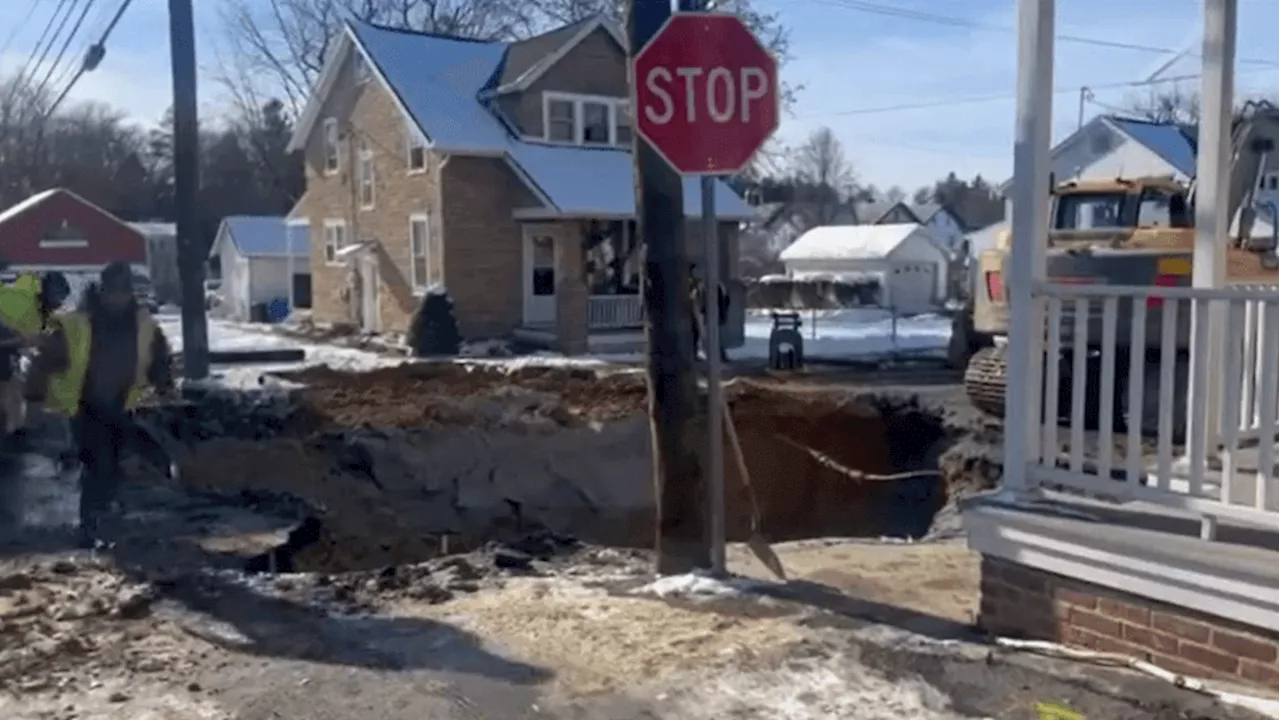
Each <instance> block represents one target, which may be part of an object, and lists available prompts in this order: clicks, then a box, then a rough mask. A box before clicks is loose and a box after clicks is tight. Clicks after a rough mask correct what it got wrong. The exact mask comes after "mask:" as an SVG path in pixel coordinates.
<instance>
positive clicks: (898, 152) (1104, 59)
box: [0, 0, 1280, 190]
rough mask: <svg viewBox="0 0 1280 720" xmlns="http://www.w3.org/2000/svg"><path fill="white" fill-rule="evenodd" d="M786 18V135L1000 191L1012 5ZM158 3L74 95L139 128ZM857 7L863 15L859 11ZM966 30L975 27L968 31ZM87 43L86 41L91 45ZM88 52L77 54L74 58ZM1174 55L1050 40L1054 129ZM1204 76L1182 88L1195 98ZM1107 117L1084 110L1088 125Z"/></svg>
mask: <svg viewBox="0 0 1280 720" xmlns="http://www.w3.org/2000/svg"><path fill="white" fill-rule="evenodd" d="M38 2H39V6H38V9H37V14H36V16H35V18H33V20H32V21H31V22H30V23H29V24H28V25H27V26H26V27H25V28H24V30H23V32H22V33H20V34H19V35H18V36H17V37H16V38H15V40H14V42H13V44H12V46H11V47H10V49H9V51H8V53H7V54H5V55H3V56H0V73H8V72H12V71H14V70H15V69H16V68H17V67H18V66H20V65H21V64H22V63H23V61H25V59H26V57H27V55H28V53H30V51H31V48H32V47H34V45H35V43H36V40H37V38H38V36H39V32H40V30H41V29H42V28H43V27H44V23H45V21H46V19H47V18H48V16H49V14H51V13H52V11H53V8H54V6H55V5H56V2H55V0H38ZM221 2H222V0H196V3H195V4H196V6H197V7H196V12H197V17H196V23H197V35H198V38H197V56H198V62H199V63H200V64H201V67H202V84H201V102H202V107H203V108H204V109H205V110H206V111H216V109H217V107H218V103H219V96H220V94H221V90H220V89H219V88H218V87H217V85H216V83H214V82H213V81H212V76H213V74H214V72H215V71H216V66H217V57H216V48H217V45H218V36H219V32H220V28H219V20H218V13H217V7H218V5H219V4H220V3H221ZM756 2H757V3H759V5H760V6H761V8H762V9H768V10H773V11H777V12H780V13H781V14H782V16H783V18H784V19H785V22H786V23H787V24H788V25H789V26H790V28H791V32H792V42H793V50H792V54H793V55H794V60H792V62H791V63H790V64H789V65H787V67H786V68H785V71H784V72H785V74H786V78H787V79H788V80H789V81H791V82H793V83H797V84H802V85H803V86H804V89H803V90H802V91H801V94H800V97H799V102H798V103H797V104H796V106H795V107H794V108H793V116H792V117H788V118H787V119H786V120H785V121H784V123H783V127H782V130H781V133H780V136H781V139H782V140H783V141H784V142H789V143H793V142H798V141H800V140H802V139H803V138H804V137H805V135H807V134H808V133H809V132H811V131H812V130H813V129H814V128H817V127H819V126H822V125H828V126H830V127H831V128H833V129H834V130H835V132H836V134H837V136H838V137H839V138H840V139H841V141H842V142H843V143H844V145H845V150H846V154H847V155H848V156H849V158H850V160H851V161H852V162H853V163H854V165H855V168H856V171H857V173H858V175H859V178H860V180H862V181H863V182H867V183H874V184H875V185H877V186H879V187H881V188H887V187H889V186H892V185H899V186H902V187H904V188H907V189H908V190H910V189H914V188H915V187H918V186H920V185H923V184H926V183H930V182H932V181H933V180H934V179H936V178H938V177H941V176H943V175H945V174H946V173H947V172H948V171H955V172H957V173H958V174H960V175H962V176H972V175H974V174H978V173H981V174H982V175H984V176H987V177H989V178H992V179H994V180H1002V179H1004V178H1005V177H1006V176H1007V175H1008V174H1009V172H1010V168H1011V159H1010V148H1011V147H1012V126H1013V112H1014V109H1013V100H1012V97H1011V96H1012V93H1013V88H1014V35H1013V33H1012V32H1008V31H1004V32H1002V31H1001V30H1000V28H1011V27H1012V26H1013V23H1014V11H1015V10H1014V0H954V1H952V2H943V1H942V0H865V2H864V1H863V0H756ZM97 4H98V5H99V6H101V7H96V9H95V10H94V11H93V12H92V13H90V15H89V18H88V20H87V21H86V25H85V27H86V29H88V30H90V31H92V34H96V33H97V32H100V28H101V27H102V26H104V25H105V22H106V15H108V14H109V12H110V11H113V10H114V9H115V7H116V2H114V1H113V0H98V3H97ZM868 4H869V5H870V6H872V7H874V6H885V5H888V6H892V7H895V8H899V9H903V10H906V11H908V12H922V13H926V14H937V15H940V16H945V17H949V18H956V19H958V20H960V21H962V22H961V23H957V24H946V23H943V22H926V21H923V20H916V19H907V18H902V17H891V16H885V15H883V14H877V13H874V12H868V11H866V9H865V7H866V6H867V5H868ZM1057 4H1058V13H1057V31H1058V33H1059V34H1068V35H1075V36H1084V37H1089V38H1096V39H1100V40H1106V41H1115V42H1123V43H1131V44H1137V45H1145V46H1153V47H1163V48H1170V49H1172V50H1182V49H1185V48H1187V47H1192V46H1195V47H1196V48H1197V49H1196V50H1193V52H1198V43H1199V27H1200V19H1201V16H1202V13H1203V0H1058V3H1057ZM27 7H28V2H27V1H26V0H6V1H5V2H2V3H0V44H2V43H3V42H4V41H5V39H6V37H7V36H8V34H9V33H8V32H7V30H8V29H9V28H11V27H14V26H15V25H16V24H17V22H18V21H19V20H21V18H22V15H23V13H24V12H25V11H26V8H27ZM166 7H167V3H166V2H165V0H135V2H134V4H133V6H132V7H131V8H130V9H129V11H128V13H126V15H125V16H124V19H123V20H122V21H121V23H120V25H119V26H118V27H117V28H116V31H115V33H114V34H113V35H112V38H111V41H110V42H109V43H108V52H107V57H106V59H105V60H104V61H103V64H102V66H101V67H100V68H99V69H98V70H97V71H96V72H94V73H93V74H91V75H88V76H86V77H85V79H84V80H83V81H82V82H81V84H80V85H79V86H78V87H77V88H76V89H75V90H74V91H73V93H72V99H94V100H101V101H105V102H109V103H112V104H113V105H116V106H118V107H120V108H122V109H123V110H125V111H127V112H128V113H129V114H130V115H132V116H134V117H136V118H137V119H138V120H139V121H140V122H146V123H151V122H154V121H155V119H156V118H158V117H159V115H160V114H161V112H162V111H163V110H164V108H165V107H166V106H167V105H168V104H169V96H170V92H171V88H170V79H169V73H168V43H167V42H166V39H165V38H166V36H167V31H168V26H167V15H166V13H167V9H166ZM860 7H861V8H863V9H859V8H860ZM966 25H979V26H982V27H983V28H988V27H990V28H994V29H975V28H973V27H968V26H966ZM1278 27H1280V3H1277V2H1275V0H1240V29H1239V50H1238V55H1239V57H1240V58H1242V59H1263V60H1269V61H1271V62H1272V63H1274V62H1275V61H1276V60H1277V56H1278V55H1280V42H1278V39H1277V36H1278V34H1280V33H1278V30H1277V28H1278ZM89 36H90V33H86V34H85V35H84V37H86V38H87V37H89ZM82 42H83V41H77V43H76V44H74V45H73V46H72V49H73V51H76V52H80V51H82ZM1168 57H1169V56H1167V55H1160V54H1158V53H1153V52H1147V51H1136V50H1128V49H1116V48H1105V47H1098V46H1095V45H1085V44H1078V43H1069V42H1061V41H1060V42H1058V43H1057V47H1056V50H1055V75H1056V82H1055V87H1057V88H1060V89H1063V92H1060V93H1059V94H1058V95H1057V96H1056V97H1055V109H1054V131H1055V135H1056V136H1058V137H1061V136H1063V135H1065V134H1067V133H1069V132H1071V130H1073V129H1074V128H1075V125H1076V117H1077V104H1078V92H1077V90H1076V88H1079V87H1080V86H1082V85H1104V84H1110V83H1123V82H1130V81H1137V80H1141V79H1142V78H1144V77H1146V76H1147V75H1149V74H1150V73H1151V72H1153V71H1154V70H1155V69H1156V68H1157V67H1158V66H1159V65H1160V64H1161V63H1162V62H1163V61H1164V60H1166V59H1167V58H1168ZM1198 64H1199V60H1198V58H1195V57H1192V58H1185V59H1183V60H1180V61H1179V62H1178V63H1176V64H1175V65H1174V66H1173V67H1172V68H1171V69H1170V70H1169V72H1168V73H1167V74H1168V75H1173V76H1177V75H1191V74H1195V73H1196V72H1197V71H1198ZM1239 71H1240V74H1239V75H1238V79H1237V89H1238V90H1239V91H1241V92H1270V93H1274V92H1275V91H1276V88H1277V85H1278V83H1280V77H1278V76H1280V70H1278V69H1277V67H1276V66H1275V65H1274V64H1273V65H1259V64H1241V65H1240V66H1239ZM1198 86H1199V85H1198V81H1187V82H1186V83H1185V87H1187V88H1188V89H1195V88H1198ZM1139 92H1141V90H1136V91H1135V90H1127V89H1098V90H1096V91H1095V95H1096V99H1097V100H1098V101H1099V102H1101V103H1105V104H1110V105H1123V104H1124V103H1125V101H1126V100H1127V99H1129V98H1131V97H1133V96H1134V95H1135V93H1139ZM992 95H997V96H999V95H1003V96H1006V97H1004V98H1003V99H996V100H989V101H985V102H967V103H955V104H949V105H942V106H939V107H931V108H921V109H914V110H896V111H885V112H867V111H868V110H877V109H883V108H890V107H894V106H900V105H906V104H921V103H948V102H950V101H952V100H964V99H972V98H975V97H985V96H992ZM1105 111H1106V110H1105V109H1104V108H1102V107H1100V106H1098V105H1090V106H1088V107H1087V108H1086V115H1092V114H1094V113H1096V112H1105Z"/></svg>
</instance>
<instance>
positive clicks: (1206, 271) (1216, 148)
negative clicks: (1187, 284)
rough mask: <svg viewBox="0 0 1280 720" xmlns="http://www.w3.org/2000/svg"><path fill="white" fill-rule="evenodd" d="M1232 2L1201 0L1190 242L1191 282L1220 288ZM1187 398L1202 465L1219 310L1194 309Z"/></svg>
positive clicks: (1212, 418) (1214, 420)
mask: <svg viewBox="0 0 1280 720" xmlns="http://www.w3.org/2000/svg"><path fill="white" fill-rule="evenodd" d="M1237 14H1238V0H1205V3H1204V50H1203V65H1202V70H1201V89H1200V98H1201V106H1200V137H1199V151H1198V153H1197V157H1196V179H1195V196H1196V208H1195V213H1196V217H1195V222H1196V235H1195V237H1196V240H1195V254H1194V256H1193V264H1192V276H1191V284H1192V286H1193V287H1197V288H1222V287H1225V286H1226V280H1227V277H1226V248H1227V234H1228V232H1229V231H1230V226H1231V220H1232V217H1231V209H1230V208H1229V207H1228V206H1227V203H1228V202H1229V197H1230V187H1231V177H1230V162H1231V112H1232V99H1233V96H1234V90H1235V59H1236V18H1237ZM1193 312H1194V315H1193V316H1192V318H1193V319H1192V336H1191V367H1190V382H1189V388H1188V392H1189V393H1191V396H1190V397H1189V398H1188V403H1187V452H1188V453H1189V455H1190V460H1191V464H1192V467H1193V468H1194V467H1197V466H1202V465H1203V463H1204V461H1205V458H1206V455H1207V453H1208V452H1209V450H1210V448H1211V447H1212V445H1213V444H1215V443H1216V442H1217V437H1218V435H1219V433H1220V432H1221V422H1220V420H1221V412H1222V402H1221V388H1220V387H1219V384H1218V383H1216V382H1214V378H1215V375H1216V374H1215V372H1214V370H1213V368H1214V367H1216V366H1217V365H1218V363H1219V362H1220V360H1221V358H1222V346H1223V344H1224V343H1225V342H1226V341H1227V339H1228V338H1227V336H1226V332H1225V325H1226V307H1225V306H1224V305H1221V304H1215V306H1212V307H1208V308H1207V309H1206V308H1195V310H1193Z"/></svg>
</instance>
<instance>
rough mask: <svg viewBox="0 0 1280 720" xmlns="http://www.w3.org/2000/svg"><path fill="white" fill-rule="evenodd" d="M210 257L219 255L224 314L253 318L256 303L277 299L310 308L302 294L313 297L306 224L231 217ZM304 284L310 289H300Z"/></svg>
mask: <svg viewBox="0 0 1280 720" xmlns="http://www.w3.org/2000/svg"><path fill="white" fill-rule="evenodd" d="M209 256H210V258H218V262H219V266H220V270H221V273H222V276H221V277H222V289H221V294H222V301H223V305H224V307H223V312H224V313H225V314H226V316H227V317H228V318H230V319H232V320H249V319H251V318H252V317H253V308H254V306H255V305H261V304H266V303H272V302H275V301H284V302H286V303H293V302H295V301H296V302H297V303H298V304H299V306H302V307H309V306H310V301H309V299H308V300H307V301H306V302H305V303H304V302H303V300H302V297H301V296H303V295H305V296H308V298H309V295H310V277H311V271H310V260H311V244H310V238H309V235H308V232H307V227H306V226H305V225H297V224H293V223H289V222H286V220H285V218H283V217H280V216H275V215H270V216H268V215H229V216H227V217H226V218H223V220H222V225H221V226H220V227H219V228H218V235H217V237H216V238H215V239H214V242H213V246H212V247H211V248H210V250H209ZM300 287H301V288H303V289H304V290H305V292H303V293H299V292H297V290H298V289H299V288H300Z"/></svg>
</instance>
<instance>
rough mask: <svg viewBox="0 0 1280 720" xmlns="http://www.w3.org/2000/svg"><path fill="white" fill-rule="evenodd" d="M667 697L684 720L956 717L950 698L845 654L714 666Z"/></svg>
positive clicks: (942, 719)
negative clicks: (757, 666) (772, 664)
mask: <svg viewBox="0 0 1280 720" xmlns="http://www.w3.org/2000/svg"><path fill="white" fill-rule="evenodd" d="M681 684H682V688H681V689H680V690H678V691H675V692H670V693H668V694H667V698H666V699H667V701H668V702H670V703H671V705H673V706H674V712H673V713H672V715H671V716H672V717H680V718H687V719H688V720H712V719H713V718H715V719H718V718H726V717H731V718H742V719H743V720H828V719H829V718H858V719H859V720H908V719H909V720H960V719H961V718H969V717H970V716H968V715H963V714H961V713H959V712H956V711H955V710H953V709H952V708H951V702H950V699H949V698H948V697H947V696H946V695H945V694H943V693H942V692H941V691H939V690H938V689H937V688H934V687H933V686H932V685H929V684H927V683H925V682H924V681H922V680H917V679H908V678H899V679H896V680H892V679H889V678H887V677H885V676H884V675H882V674H880V673H878V672H875V671H873V670H871V669H869V668H867V667H866V666H864V665H862V664H861V663H859V662H858V660H857V658H855V657H852V656H850V655H848V654H845V653H837V654H831V655H827V656H825V657H813V658H810V657H805V658H803V659H792V660H787V661H784V662H783V663H782V665H781V667H777V668H772V669H768V670H758V671H745V672H743V671H734V670H730V669H719V670H714V671H710V672H707V673H705V674H703V675H701V676H700V677H697V678H691V679H689V680H688V681H686V682H683V683H681Z"/></svg>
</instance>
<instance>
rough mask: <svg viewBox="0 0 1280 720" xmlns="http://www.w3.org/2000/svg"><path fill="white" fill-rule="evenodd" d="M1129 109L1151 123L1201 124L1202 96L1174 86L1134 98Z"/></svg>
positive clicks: (1179, 86)
mask: <svg viewBox="0 0 1280 720" xmlns="http://www.w3.org/2000/svg"><path fill="white" fill-rule="evenodd" d="M1127 109H1128V110H1129V112H1131V113H1133V114H1134V115H1136V116H1137V117H1139V118H1142V119H1143V120H1150V121H1151V122H1158V123H1179V124H1182V125H1195V124H1196V123H1198V122H1200V94H1199V93H1196V92H1193V91H1191V90H1187V89H1186V88H1184V87H1182V86H1181V85H1174V86H1173V87H1170V88H1164V89H1161V90H1152V91H1150V92H1148V93H1147V94H1146V95H1145V96H1140V97H1136V98H1133V99H1132V100H1130V101H1129V106H1128V108H1127Z"/></svg>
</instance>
